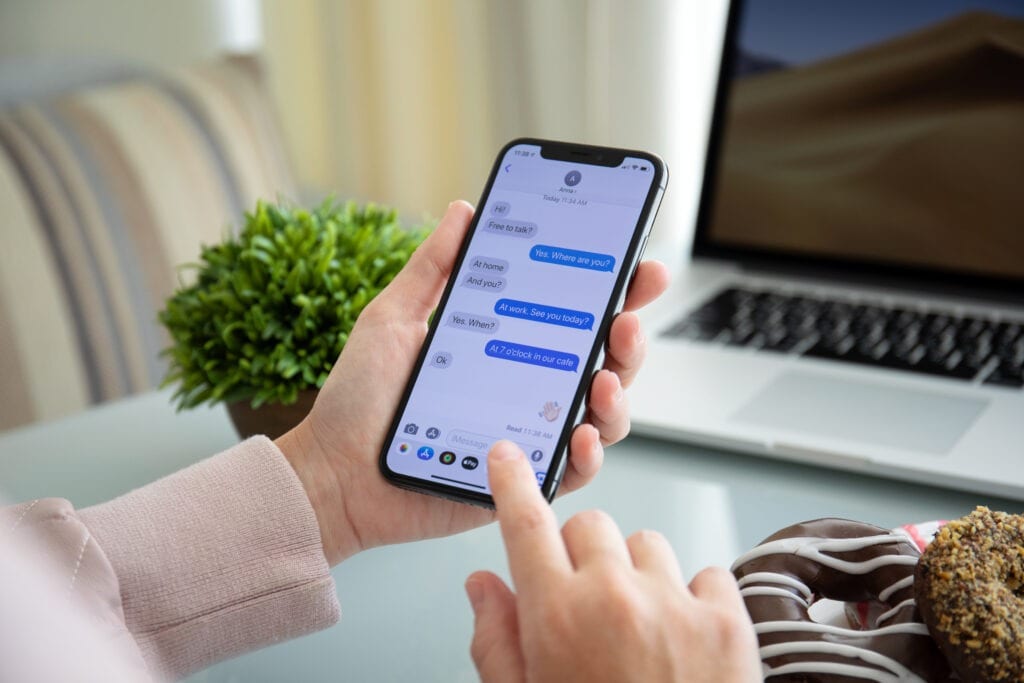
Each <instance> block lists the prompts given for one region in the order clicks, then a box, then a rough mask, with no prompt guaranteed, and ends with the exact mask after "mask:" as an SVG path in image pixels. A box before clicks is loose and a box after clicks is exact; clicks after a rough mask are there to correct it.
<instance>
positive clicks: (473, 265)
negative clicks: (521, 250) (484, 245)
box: [469, 256, 508, 275]
mask: <svg viewBox="0 0 1024 683" xmlns="http://www.w3.org/2000/svg"><path fill="white" fill-rule="evenodd" d="M469 267H470V269H471V270H475V271H476V272H478V273H495V274H497V275H504V274H505V273H507V272H508V261H506V260H505V259H500V258H493V257H491V256H474V257H473V258H471V259H469Z"/></svg>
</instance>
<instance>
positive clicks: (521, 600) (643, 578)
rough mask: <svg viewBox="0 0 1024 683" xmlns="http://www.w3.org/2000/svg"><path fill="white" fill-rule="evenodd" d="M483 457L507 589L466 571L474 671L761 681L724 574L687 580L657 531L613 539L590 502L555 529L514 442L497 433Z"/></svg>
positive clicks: (742, 612)
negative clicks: (505, 564) (507, 577)
mask: <svg viewBox="0 0 1024 683" xmlns="http://www.w3.org/2000/svg"><path fill="white" fill-rule="evenodd" d="M487 466H488V476H489V479H490V485H491V493H492V495H493V496H494V502H495V504H496V506H497V514H498V522H499V523H500V524H501V534H502V537H503V538H504V540H505V548H506V550H507V552H508V560H509V568H510V570H511V572H512V582H513V584H514V585H515V589H516V592H515V593H513V592H512V591H511V590H509V588H508V586H506V585H505V583H504V582H503V581H502V580H501V579H500V578H498V577H497V576H495V575H494V574H492V573H490V572H477V573H475V574H473V575H472V576H470V577H469V579H468V580H467V581H466V592H467V593H468V594H469V599H470V602H471V603H472V604H473V611H474V612H475V613H476V628H475V633H474V635H473V645H472V648H471V653H472V655H473V661H474V663H475V664H476V667H477V670H478V671H479V672H480V678H481V679H482V680H483V681H485V682H487V683H506V682H508V683H519V682H520V681H557V682H558V683H571V682H572V681H585V682H586V683H599V682H601V681H644V682H645V683H660V682H661V681H680V682H683V681H685V682H687V683H691V682H693V683H695V682H697V681H708V682H709V683H711V682H713V683H747V682H750V683H753V682H754V681H760V680H761V662H760V660H759V658H758V655H757V636H756V635H755V633H754V627H753V626H752V625H751V623H750V617H749V616H748V615H747V611H746V608H745V607H744V605H743V599H742V598H741V597H740V593H739V589H738V588H737V586H736V582H735V580H734V579H733V577H732V574H730V573H729V572H728V571H726V570H725V569H718V568H711V569H705V570H704V571H702V572H701V573H699V574H697V576H695V577H694V578H693V580H692V581H691V582H690V585H689V586H687V585H686V582H685V581H684V579H683V576H682V574H681V573H680V571H679V564H678V562H677V561H676V557H675V554H674V553H673V551H672V547H671V546H670V545H669V544H668V541H666V540H665V538H664V537H663V536H662V535H661V534H657V533H654V532H651V531H641V532H638V533H635V534H633V535H632V536H630V537H629V538H627V539H623V538H622V534H620V533H619V530H618V528H617V527H616V526H615V522H613V521H612V519H611V518H610V517H609V516H608V515H606V514H604V513H603V512H600V511H597V510H593V511H590V512H582V513H580V514H578V515H576V516H575V517H573V518H571V519H570V520H569V521H568V522H566V523H565V526H563V527H562V531H561V533H559V531H558V525H557V522H556V520H555V515H554V513H553V512H552V510H551V508H550V507H549V506H548V504H547V501H545V500H544V498H543V496H541V494H540V492H539V490H538V488H537V482H536V480H535V479H534V476H533V469H532V468H531V467H530V465H529V463H527V462H526V457H525V455H524V454H523V452H522V451H521V450H519V448H518V446H516V445H515V444H512V443H510V442H508V441H501V442H498V443H497V444H495V446H494V448H492V449H491V453H490V456H489V458H488V461H487Z"/></svg>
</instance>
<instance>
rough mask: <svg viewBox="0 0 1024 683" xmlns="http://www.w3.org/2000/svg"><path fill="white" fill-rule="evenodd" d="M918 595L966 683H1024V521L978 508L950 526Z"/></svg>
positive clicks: (920, 572)
mask: <svg viewBox="0 0 1024 683" xmlns="http://www.w3.org/2000/svg"><path fill="white" fill-rule="evenodd" d="M914 593H915V595H916V598H917V604H918V608H919V609H920V611H921V615H922V616H923V617H924V621H925V623H926V624H927V625H928V630H929V632H930V633H931V635H932V637H933V638H934V639H935V641H936V642H937V643H938V644H939V647H940V648H941V649H942V652H943V654H945V655H946V659H948V660H949V663H950V666H952V667H953V669H954V671H956V672H957V673H958V674H959V675H960V677H961V678H962V679H963V680H964V681H968V682H969V683H975V682H978V683H980V682H982V681H986V682H988V681H991V682H992V683H997V682H1003V681H1024V515H1010V514H1006V513H1005V512H993V511H991V510H989V509H988V508H986V507H978V508H976V509H975V510H974V512H972V513H971V514H969V515H967V516H966V517H963V518H961V519H958V520H955V521H952V522H949V523H948V524H946V525H945V526H944V527H943V528H942V529H941V530H940V531H939V533H938V534H936V536H935V540H933V541H932V543H931V544H930V545H929V546H928V548H927V549H926V550H925V551H924V554H923V555H922V556H921V561H920V562H919V563H918V566H917V570H916V572H915V582H914Z"/></svg>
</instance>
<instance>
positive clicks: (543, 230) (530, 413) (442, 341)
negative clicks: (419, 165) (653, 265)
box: [380, 139, 668, 507]
mask: <svg viewBox="0 0 1024 683" xmlns="http://www.w3.org/2000/svg"><path fill="white" fill-rule="evenodd" d="M667 180H668V171H667V169H666V167H665V164H664V162H662V160H661V159H659V158H658V157H657V156H655V155H653V154H650V153H647V152H638V151H630V150H623V149H612V148H606V147H593V146H589V145H581V144H573V143H566V142H553V141H547V140H533V139H519V140H513V141H512V142H510V143H508V144H507V145H506V146H505V147H504V148H503V149H502V150H501V152H500V153H499V154H498V158H497V160H496V161H495V164H494V168H493V169H492V170H491V174H490V177H489V178H488V180H487V185H486V187H485V188H484V192H483V196H482V197H481V198H480V201H479V203H478V204H477V209H476V214H475V216H474V218H473V221H472V224H471V225H470V228H469V233H468V234H467V236H466V239H465V241H464V242H463V244H462V246H461V248H460V250H459V254H458V257H457V259H456V262H455V266H454V269H453V271H452V277H451V279H450V280H449V282H448V285H447V287H446V288H445V291H444V294H443V296H442V298H441V302H440V305H439V306H438V308H437V310H436V311H435V313H434V317H433V319H432V322H431V325H430V330H429V332H428V333H427V338H426V341H425V342H424V345H423V350H422V351H421V353H420V356H419V359H418V360H417V362H416V365H415V368H414V370H413V372H412V376H411V378H410V379H409V383H408V385H407V386H406V388H405V392H404V394H403V396H402V400H401V402H400V404H399V405H398V409H397V411H396V413H395V417H394V420H393V422H392V424H391V428H390V430H389V431H388V434H387V437H386V439H385V445H384V450H383V452H382V453H381V455H380V468H381V472H382V473H383V475H384V477H385V478H386V479H388V480H389V481H391V482H392V483H394V484H396V485H398V486H401V487H404V488H409V489H413V490H416V491H420V492H423V493H428V494H434V495H437V496H442V497H444V498H449V499H453V500H458V501H462V502H466V503H472V504H477V505H482V506H485V507H493V505H494V502H493V499H492V498H491V496H490V491H489V488H488V485H487V452H488V450H489V449H490V447H491V445H492V444H494V443H495V442H496V441H498V440H500V439H508V440H510V441H513V442H515V443H517V444H518V445H519V446H520V448H522V449H523V451H524V452H525V453H526V455H527V456H528V458H529V461H530V463H532V465H533V469H534V471H535V473H536V476H537V484H538V486H540V488H541V491H542V492H543V494H544V496H545V497H546V498H547V499H548V500H549V501H550V500H551V499H552V498H554V496H555V492H556V491H557V490H558V484H559V482H560V481H561V478H562V474H563V472H564V471H565V466H566V461H567V449H568V444H569V438H570V436H571V435H572V430H573V428H574V427H575V426H576V425H577V424H579V423H580V421H581V420H582V419H583V417H584V415H585V411H586V394H587V390H588V389H589V387H590V381H591V377H592V375H593V373H594V372H595V371H596V370H598V369H600V367H601V363H602V361H603V359H604V344H605V340H606V337H607V335H608V330H609V328H610V326H611V323H612V318H613V317H614V316H615V314H616V313H617V312H618V311H619V310H621V308H622V305H623V302H624V300H625V295H626V288H627V287H628V285H629V282H630V279H631V278H632V276H633V273H634V271H635V269H636V266H637V264H638V263H639V262H640V257H641V255H642V254H643V251H644V247H645V246H646V244H647V239H648V237H649V235H650V231H651V226H652V224H653V223H654V218H655V215H656V214H657V210H658V206H659V204H660V202H661V198H662V195H663V194H664V192H665V186H666V183H667Z"/></svg>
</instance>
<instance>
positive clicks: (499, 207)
mask: <svg viewBox="0 0 1024 683" xmlns="http://www.w3.org/2000/svg"><path fill="white" fill-rule="evenodd" d="M511 208H512V206H511V205H510V204H509V203H508V202H494V205H493V206H492V207H491V213H493V214H494V215H495V216H507V215H508V212H509V210H510V209H511Z"/></svg>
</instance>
